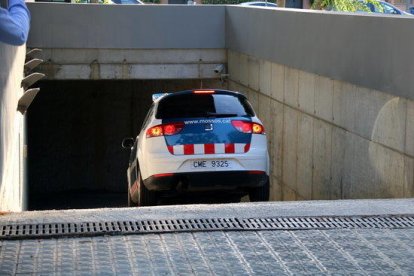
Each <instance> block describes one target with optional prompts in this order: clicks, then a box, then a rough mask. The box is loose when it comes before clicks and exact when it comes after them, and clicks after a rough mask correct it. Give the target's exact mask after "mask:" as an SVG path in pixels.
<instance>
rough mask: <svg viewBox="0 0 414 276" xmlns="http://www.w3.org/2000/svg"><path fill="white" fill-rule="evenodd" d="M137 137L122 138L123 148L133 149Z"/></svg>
mask: <svg viewBox="0 0 414 276" xmlns="http://www.w3.org/2000/svg"><path fill="white" fill-rule="evenodd" d="M134 142H135V139H134V138H131V137H128V138H124V140H122V148H124V149H131V148H132V147H133V146H134Z"/></svg>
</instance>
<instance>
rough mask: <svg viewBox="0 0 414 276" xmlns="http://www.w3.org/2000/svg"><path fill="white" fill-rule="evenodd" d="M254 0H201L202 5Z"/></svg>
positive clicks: (233, 3)
mask: <svg viewBox="0 0 414 276" xmlns="http://www.w3.org/2000/svg"><path fill="white" fill-rule="evenodd" d="M250 1H255V0H202V3H203V4H204V5H237V4H241V3H244V2H250ZM267 2H269V3H275V1H267Z"/></svg>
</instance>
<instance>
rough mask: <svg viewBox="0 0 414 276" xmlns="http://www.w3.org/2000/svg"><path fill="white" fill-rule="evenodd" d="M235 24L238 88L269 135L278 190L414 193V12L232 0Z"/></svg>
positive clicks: (326, 195)
mask: <svg viewBox="0 0 414 276" xmlns="http://www.w3.org/2000/svg"><path fill="white" fill-rule="evenodd" d="M226 28H227V31H226V38H227V40H226V45H227V47H228V49H229V51H228V64H229V73H230V80H231V81H230V85H229V87H230V89H234V90H240V91H243V92H245V93H246V94H247V95H248V96H249V98H250V100H251V101H252V102H253V105H254V106H255V108H256V110H258V113H259V116H260V117H261V118H262V119H263V120H264V125H265V127H266V129H267V133H268V135H269V146H270V155H271V160H272V168H273V169H272V199H274V200H281V199H282V200H297V199H348V198H395V197H413V196H414V180H413V174H414V150H413V149H414V139H413V138H414V126H413V120H414V119H413V118H414V117H413V115H414V111H413V110H414V109H413V108H414V101H413V100H414V86H413V85H412V76H413V75H414V62H413V61H414V59H413V57H412V55H411V51H412V49H413V46H414V18H404V17H397V16H384V17H383V16H376V15H362V14H361V15H353V14H340V13H327V12H313V11H312V12H311V11H299V10H276V9H272V10H270V9H266V10H260V9H243V8H240V7H228V8H227V10H226ZM385 34H387V35H385Z"/></svg>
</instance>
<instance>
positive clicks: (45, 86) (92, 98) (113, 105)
mask: <svg viewBox="0 0 414 276" xmlns="http://www.w3.org/2000/svg"><path fill="white" fill-rule="evenodd" d="M200 83H201V82H200V80H179V81H178V80H150V81H144V80H128V81H113V80H111V81H102V80H100V81H43V82H41V83H40V88H41V92H40V93H39V94H38V96H37V97H36V99H35V100H34V101H33V104H32V105H31V107H30V110H29V112H28V114H27V130H28V131H27V136H28V190H29V192H28V198H29V210H47V209H73V208H102V207H123V206H126V205H127V192H126V191H127V180H126V169H127V166H128V157H129V152H128V151H127V150H124V149H122V147H121V142H122V139H123V138H125V137H135V136H136V135H137V133H138V131H139V129H140V127H141V124H142V121H143V119H144V117H145V115H146V113H147V111H148V108H149V107H150V105H151V103H152V99H151V96H152V94H153V93H156V92H168V91H179V90H185V89H193V88H199V87H200ZM203 85H204V87H219V86H220V85H221V84H220V82H216V81H212V80H210V81H208V80H205V81H203Z"/></svg>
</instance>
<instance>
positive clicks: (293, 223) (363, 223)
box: [0, 215, 414, 239]
mask: <svg viewBox="0 0 414 276" xmlns="http://www.w3.org/2000/svg"><path fill="white" fill-rule="evenodd" d="M341 228H358V229H364V228H387V229H395V228H414V215H404V216H364V217H277V218H246V219H244V218H212V219H171V220H138V221H110V222H76V223H44V224H9V225H0V239H29V238H53V237H76V236H98V235H122V234H148V233H168V232H195V231H243V230H247V231H249V230H250V231H251V230H328V229H341Z"/></svg>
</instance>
